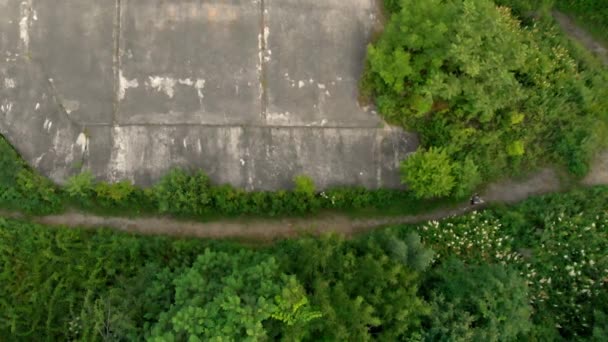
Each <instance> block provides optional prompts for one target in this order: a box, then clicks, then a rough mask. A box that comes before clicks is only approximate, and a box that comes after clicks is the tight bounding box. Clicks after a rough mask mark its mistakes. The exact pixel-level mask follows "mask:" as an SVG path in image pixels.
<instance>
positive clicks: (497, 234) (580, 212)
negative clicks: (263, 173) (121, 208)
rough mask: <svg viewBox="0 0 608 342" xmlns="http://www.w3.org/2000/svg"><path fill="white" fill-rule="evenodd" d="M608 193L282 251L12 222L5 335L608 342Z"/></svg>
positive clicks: (6, 242) (283, 245) (280, 247)
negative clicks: (574, 341)
mask: <svg viewBox="0 0 608 342" xmlns="http://www.w3.org/2000/svg"><path fill="white" fill-rule="evenodd" d="M606 203H608V187H597V188H592V189H587V190H578V191H575V192H571V193H567V194H556V195H550V196H544V197H539V198H533V199H530V200H528V201H526V202H524V203H522V204H520V205H517V206H515V207H495V208H491V209H488V210H485V211H483V212H476V213H472V214H469V215H465V216H462V217H455V218H450V219H447V220H445V221H442V222H434V221H433V222H428V223H425V224H421V225H416V226H398V227H391V228H387V229H383V230H378V231H375V232H373V233H370V234H367V235H363V236H359V237H356V238H354V239H350V240H345V239H344V238H342V237H340V236H336V235H327V236H323V237H320V238H316V237H302V238H298V239H291V240H283V241H279V242H277V243H276V244H274V245H271V246H268V245H266V246H257V247H256V246H244V245H240V244H237V243H235V242H228V241H212V240H197V239H188V240H185V239H171V238H166V237H149V236H148V237H144V236H136V235H130V234H125V233H118V232H113V231H110V230H95V231H91V230H79V229H67V228H50V227H44V226H40V225H35V224H30V223H27V222H23V221H15V220H8V219H0V298H2V300H0V334H1V336H3V340H6V341H21V340H83V341H96V340H144V339H147V340H151V341H183V340H190V341H199V340H239V341H240V340H251V341H258V340H287V341H318V340H331V341H368V340H386V341H395V340H415V341H437V340H450V341H453V340H459V341H464V340H483V341H486V340H487V341H498V340H501V341H502V340H532V341H534V340H537V341H546V340H551V341H559V340H569V341H571V340H595V341H605V340H606V338H607V337H608V329H607V328H608V327H607V326H606V314H607V313H608V253H607V251H608V211H606Z"/></svg>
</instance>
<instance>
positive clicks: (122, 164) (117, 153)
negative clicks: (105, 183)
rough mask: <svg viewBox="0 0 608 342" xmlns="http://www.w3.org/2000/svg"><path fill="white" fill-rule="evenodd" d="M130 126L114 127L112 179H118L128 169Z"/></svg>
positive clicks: (111, 161) (111, 160) (111, 162)
mask: <svg viewBox="0 0 608 342" xmlns="http://www.w3.org/2000/svg"><path fill="white" fill-rule="evenodd" d="M128 139H129V130H128V128H122V127H118V126H116V127H114V128H113V129H112V140H113V142H114V144H113V145H114V146H113V147H112V156H111V159H110V172H111V178H112V180H118V179H119V178H121V177H122V176H124V174H125V172H126V171H127V152H128V149H127V147H128V145H129V144H128V142H129V140H128Z"/></svg>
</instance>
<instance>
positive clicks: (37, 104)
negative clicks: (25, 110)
mask: <svg viewBox="0 0 608 342" xmlns="http://www.w3.org/2000/svg"><path fill="white" fill-rule="evenodd" d="M38 109H40V102H36V106H35V107H34V110H38Z"/></svg>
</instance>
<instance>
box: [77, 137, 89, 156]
mask: <svg viewBox="0 0 608 342" xmlns="http://www.w3.org/2000/svg"><path fill="white" fill-rule="evenodd" d="M76 145H77V146H78V147H80V150H81V151H82V153H84V152H85V151H87V150H88V149H89V138H88V137H87V136H86V134H84V133H80V134H79V135H78V138H77V139H76Z"/></svg>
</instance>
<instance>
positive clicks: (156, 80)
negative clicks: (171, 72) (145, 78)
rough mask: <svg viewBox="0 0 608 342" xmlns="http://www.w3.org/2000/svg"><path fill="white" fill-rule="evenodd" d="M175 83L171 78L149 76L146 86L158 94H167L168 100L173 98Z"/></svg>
mask: <svg viewBox="0 0 608 342" xmlns="http://www.w3.org/2000/svg"><path fill="white" fill-rule="evenodd" d="M176 83H177V82H176V81H175V80H174V79H172V78H171V77H162V76H150V77H149V82H148V85H149V86H150V87H151V88H154V89H155V90H156V91H158V92H163V93H165V94H167V96H169V98H173V95H175V84H176Z"/></svg>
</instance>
